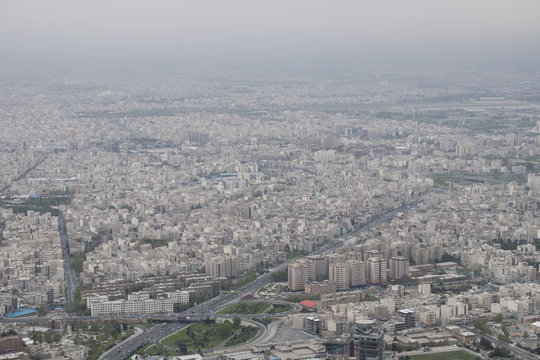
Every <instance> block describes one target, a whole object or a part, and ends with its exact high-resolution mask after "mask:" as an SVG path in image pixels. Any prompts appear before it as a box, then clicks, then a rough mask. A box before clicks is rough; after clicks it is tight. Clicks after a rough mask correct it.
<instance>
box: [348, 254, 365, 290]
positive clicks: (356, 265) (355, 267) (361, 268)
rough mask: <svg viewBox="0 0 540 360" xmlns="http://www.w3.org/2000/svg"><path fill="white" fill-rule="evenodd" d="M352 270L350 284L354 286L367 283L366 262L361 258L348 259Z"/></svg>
mask: <svg viewBox="0 0 540 360" xmlns="http://www.w3.org/2000/svg"><path fill="white" fill-rule="evenodd" d="M347 263H348V264H349V270H350V275H349V279H350V285H351V286H352V287H355V286H362V285H366V264H365V263H364V262H363V261H360V260H347Z"/></svg>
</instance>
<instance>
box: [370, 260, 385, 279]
mask: <svg viewBox="0 0 540 360" xmlns="http://www.w3.org/2000/svg"><path fill="white" fill-rule="evenodd" d="M367 264H368V278H369V283H370V284H380V283H383V282H386V260H385V259H379V258H369V259H368V261H367Z"/></svg>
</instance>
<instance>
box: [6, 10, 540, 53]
mask: <svg viewBox="0 0 540 360" xmlns="http://www.w3.org/2000/svg"><path fill="white" fill-rule="evenodd" d="M539 14H540V0H373V1H360V0H351V1H338V0H333V1H320V0H287V1H282V0H271V1H270V0H269V1H257V0H250V1H248V0H244V1H238V0H217V1H205V0H192V1H183V0H177V1H172V0H170V1H169V0H148V1H139V0H125V1H115V0H89V1H82V0H80V1H77V0H46V1H45V0H13V1H6V0H0V52H1V53H2V54H0V56H11V55H13V56H28V57H34V58H39V57H40V56H43V57H51V56H53V57H59V58H62V57H65V58H72V57H100V56H103V57H109V58H110V57H113V58H114V57H117V56H130V57H135V58H136V57H144V58H161V59H163V58H170V59H179V60H182V59H192V60H197V59H201V60H202V59H206V60H208V59H216V60H224V61H234V60H235V59H258V60H261V59H281V60H287V59H288V60H295V59H309V58H328V59H338V60H339V59H358V60H367V61H376V59H378V58H392V59H396V60H400V59H412V60H419V59H423V58H430V57H433V58H438V59H444V58H445V57H456V58H486V59H489V58H492V59H520V58H521V59H522V58H531V57H537V58H538V59H540V55H539V54H540V21H539V20H538V16H539Z"/></svg>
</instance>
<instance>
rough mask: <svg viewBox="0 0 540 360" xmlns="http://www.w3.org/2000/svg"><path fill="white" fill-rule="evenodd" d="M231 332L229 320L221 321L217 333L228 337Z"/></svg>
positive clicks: (222, 336)
mask: <svg viewBox="0 0 540 360" xmlns="http://www.w3.org/2000/svg"><path fill="white" fill-rule="evenodd" d="M231 334H232V324H231V322H230V321H229V320H226V321H225V322H223V324H221V325H220V327H219V329H218V335H219V336H220V337H221V338H223V339H224V338H228V337H229V336H231Z"/></svg>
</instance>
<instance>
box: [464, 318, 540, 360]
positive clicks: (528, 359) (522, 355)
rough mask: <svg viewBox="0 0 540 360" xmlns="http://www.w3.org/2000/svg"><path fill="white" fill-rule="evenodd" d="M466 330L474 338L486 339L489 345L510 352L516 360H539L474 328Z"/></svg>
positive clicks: (537, 357)
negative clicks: (489, 342) (474, 336)
mask: <svg viewBox="0 0 540 360" xmlns="http://www.w3.org/2000/svg"><path fill="white" fill-rule="evenodd" d="M467 330H469V331H470V332H472V333H473V334H475V335H476V336H480V337H483V338H486V339H487V340H489V341H491V343H492V344H493V345H495V346H498V347H500V348H505V349H507V350H508V351H510V354H512V356H515V357H517V358H518V359H522V360H538V359H540V356H538V355H535V354H533V353H530V352H528V351H526V350H523V349H521V348H518V347H517V346H514V345H511V344H507V343H505V342H502V341H499V339H497V338H495V337H493V336H491V335H486V334H484V333H483V332H481V331H480V330H478V329H476V328H475V327H472V326H469V327H467Z"/></svg>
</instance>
